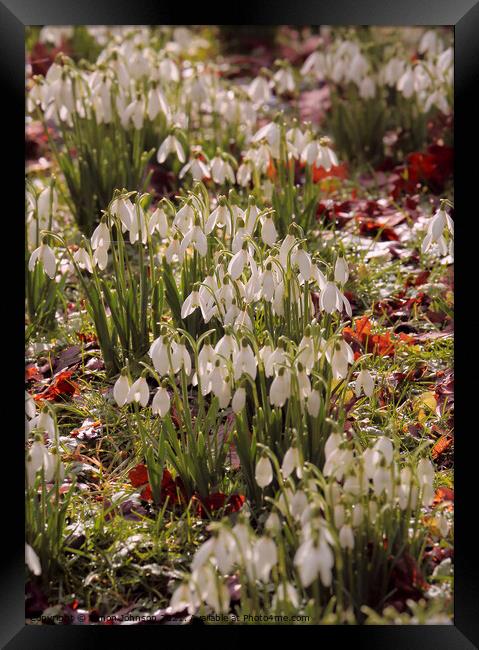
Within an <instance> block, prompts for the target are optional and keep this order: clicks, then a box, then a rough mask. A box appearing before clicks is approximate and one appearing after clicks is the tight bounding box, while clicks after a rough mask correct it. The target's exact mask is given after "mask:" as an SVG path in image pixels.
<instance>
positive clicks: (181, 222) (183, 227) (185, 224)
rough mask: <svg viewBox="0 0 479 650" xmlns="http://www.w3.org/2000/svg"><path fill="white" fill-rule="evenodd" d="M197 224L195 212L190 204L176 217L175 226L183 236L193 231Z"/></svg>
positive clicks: (185, 205) (180, 210)
mask: <svg viewBox="0 0 479 650" xmlns="http://www.w3.org/2000/svg"><path fill="white" fill-rule="evenodd" d="M194 222H195V211H194V210H193V208H192V207H191V205H190V204H189V203H185V204H184V205H183V207H181V208H180V209H179V210H178V212H177V213H176V215H175V218H174V219H173V226H175V228H178V230H179V231H180V232H181V234H182V235H186V233H187V232H189V231H190V230H191V228H192V227H193V224H194Z"/></svg>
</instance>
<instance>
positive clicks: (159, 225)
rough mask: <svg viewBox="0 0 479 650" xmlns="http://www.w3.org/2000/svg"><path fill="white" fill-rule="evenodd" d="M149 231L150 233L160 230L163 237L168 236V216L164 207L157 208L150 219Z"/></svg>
mask: <svg viewBox="0 0 479 650" xmlns="http://www.w3.org/2000/svg"><path fill="white" fill-rule="evenodd" d="M148 232H149V233H150V235H153V233H155V232H158V233H159V235H160V237H162V238H163V239H164V238H165V237H167V236H168V232H169V226H168V217H167V215H166V212H165V211H164V210H163V209H162V208H156V210H155V211H154V212H153V213H152V215H151V216H150V219H149V221H148Z"/></svg>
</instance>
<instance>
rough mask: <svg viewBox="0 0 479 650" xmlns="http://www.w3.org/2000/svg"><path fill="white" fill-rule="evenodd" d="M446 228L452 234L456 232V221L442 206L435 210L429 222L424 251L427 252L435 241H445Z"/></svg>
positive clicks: (422, 247) (423, 244)
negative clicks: (454, 221)
mask: <svg viewBox="0 0 479 650" xmlns="http://www.w3.org/2000/svg"><path fill="white" fill-rule="evenodd" d="M444 230H448V231H449V232H450V233H451V234H454V223H453V221H452V219H451V217H450V216H449V215H448V213H447V212H446V210H444V209H442V208H440V209H439V210H437V211H436V212H435V214H434V215H433V217H432V218H431V220H430V222H429V225H428V229H427V234H426V236H425V238H424V240H423V243H422V246H421V250H422V252H423V253H426V252H427V251H428V250H429V249H430V248H431V246H432V244H434V243H438V244H441V243H443V242H444V243H445V240H444V237H443V232H444Z"/></svg>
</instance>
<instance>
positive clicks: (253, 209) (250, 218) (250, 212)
mask: <svg viewBox="0 0 479 650" xmlns="http://www.w3.org/2000/svg"><path fill="white" fill-rule="evenodd" d="M258 215H259V209H258V207H257V206H256V205H255V204H254V203H250V204H249V205H248V207H247V208H246V212H245V217H246V222H245V223H246V225H245V228H246V232H248V234H250V235H252V234H253V232H254V230H255V227H256V222H257V220H258Z"/></svg>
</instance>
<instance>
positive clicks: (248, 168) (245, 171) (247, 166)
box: [236, 161, 253, 187]
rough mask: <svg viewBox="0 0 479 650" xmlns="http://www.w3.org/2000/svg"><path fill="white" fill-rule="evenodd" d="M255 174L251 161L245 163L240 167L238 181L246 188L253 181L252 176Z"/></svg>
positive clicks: (237, 175)
mask: <svg viewBox="0 0 479 650" xmlns="http://www.w3.org/2000/svg"><path fill="white" fill-rule="evenodd" d="M252 173H253V168H252V165H251V163H250V162H249V161H244V162H243V163H241V165H240V166H239V167H238V171H237V172H236V180H237V181H238V184H239V185H241V187H246V186H247V185H249V183H250V181H251V175H252Z"/></svg>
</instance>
